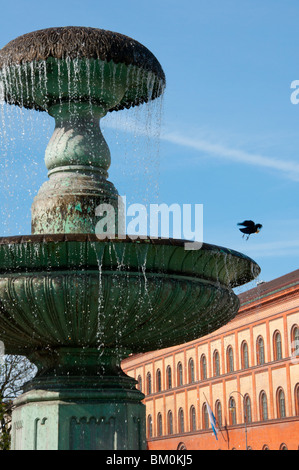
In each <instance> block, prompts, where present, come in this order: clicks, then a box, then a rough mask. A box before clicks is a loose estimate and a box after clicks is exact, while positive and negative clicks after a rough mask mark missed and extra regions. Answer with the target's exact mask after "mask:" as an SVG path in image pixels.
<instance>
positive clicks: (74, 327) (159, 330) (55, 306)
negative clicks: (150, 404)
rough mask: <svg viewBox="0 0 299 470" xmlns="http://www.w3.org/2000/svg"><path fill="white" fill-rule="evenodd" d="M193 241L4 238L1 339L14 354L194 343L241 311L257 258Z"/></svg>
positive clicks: (0, 252) (0, 276)
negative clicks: (190, 245) (190, 244)
mask: <svg viewBox="0 0 299 470" xmlns="http://www.w3.org/2000/svg"><path fill="white" fill-rule="evenodd" d="M184 243H185V241H184V240H168V239H159V240H148V239H147V240H131V239H129V238H126V239H125V240H104V241H102V240H101V241H99V240H98V239H97V237H96V236H95V235H78V234H73V235H72V234H70V235H32V236H23V237H7V238H1V239H0V339H1V340H2V341H3V342H4V344H5V350H6V353H7V354H23V355H27V356H28V355H29V356H30V355H31V354H32V353H34V352H38V351H40V352H42V351H51V350H52V351H53V350H57V349H59V348H84V347H86V348H87V347H88V348H100V347H104V348H106V349H119V350H121V351H125V354H124V356H126V355H128V354H130V353H137V352H146V351H150V350H156V349H161V348H165V347H170V346H174V345H176V344H181V343H185V342H187V341H191V340H193V339H196V338H199V337H201V336H204V335H206V334H208V333H210V332H212V331H214V330H216V329H218V328H220V327H221V326H222V325H224V324H225V323H227V322H228V321H229V320H231V319H232V318H233V317H234V316H235V315H236V313H237V311H238V308H239V301H238V297H237V296H236V295H235V293H234V292H233V290H232V288H233V287H236V286H238V285H242V284H245V283H246V282H249V281H251V280H252V279H254V278H255V277H256V276H257V275H258V274H259V272H260V268H259V266H258V265H257V264H256V263H255V262H254V261H253V260H251V259H250V258H248V257H247V256H245V255H243V254H241V253H238V252H235V251H233V250H229V249H226V248H222V247H218V246H214V245H208V244H203V246H202V248H201V249H200V250H196V251H187V250H185V249H184Z"/></svg>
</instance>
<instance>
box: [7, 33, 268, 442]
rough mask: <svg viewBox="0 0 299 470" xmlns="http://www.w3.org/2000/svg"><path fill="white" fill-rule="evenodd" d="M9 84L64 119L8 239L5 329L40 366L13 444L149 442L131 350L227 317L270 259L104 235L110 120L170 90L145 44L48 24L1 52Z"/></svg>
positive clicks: (190, 334)
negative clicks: (22, 224) (28, 219)
mask: <svg viewBox="0 0 299 470" xmlns="http://www.w3.org/2000/svg"><path fill="white" fill-rule="evenodd" d="M0 80H1V82H2V87H3V91H4V99H5V101H6V102H7V103H9V104H14V105H18V106H21V107H25V108H29V109H36V110H39V111H46V112H48V113H49V114H50V115H51V116H53V117H54V118H55V121H56V127H55V131H54V134H53V137H52V138H51V140H50V142H49V145H48V147H47V149H46V158H45V162H46V165H47V168H48V170H49V174H48V175H49V180H48V181H47V182H46V183H44V184H43V186H42V187H41V189H40V191H39V193H38V194H37V196H36V197H35V199H34V202H33V205H32V235H27V236H17V237H7V238H2V239H0V339H1V340H2V341H3V342H4V343H5V347H6V353H8V354H21V355H25V356H27V357H28V358H29V359H30V360H31V361H32V362H34V363H35V364H36V366H37V368H38V373H37V375H36V377H35V378H34V379H33V380H31V381H30V382H29V383H27V384H26V385H25V387H24V393H23V395H21V396H20V397H19V398H18V399H16V401H15V409H14V412H13V424H12V448H13V449H107V450H110V449H144V448H145V447H146V441H145V406H144V405H143V404H142V402H141V401H142V399H143V395H142V393H140V392H139V391H138V390H137V389H136V387H135V385H136V381H135V380H134V379H132V378H130V377H128V376H126V375H125V374H124V373H123V372H122V370H121V366H120V362H121V360H122V359H123V358H125V357H127V356H128V355H129V354H131V353H140V352H146V351H150V350H155V349H159V348H164V347H169V346H174V345H177V344H180V343H184V342H187V341H190V340H193V339H196V338H198V337H200V336H203V335H205V334H207V333H210V332H211V331H213V330H215V329H217V328H219V327H220V326H222V325H223V324H225V323H226V322H228V321H229V320H230V319H231V318H233V317H234V315H235V314H236V312H237V310H238V306H239V302H238V298H237V296H236V295H235V294H234V292H233V291H232V288H233V287H235V286H239V285H242V284H244V283H246V282H248V281H250V280H252V279H253V278H254V277H255V276H257V275H258V273H259V267H258V266H257V265H256V264H255V263H254V262H253V261H252V260H251V259H249V258H248V257H246V256H244V255H242V254H240V253H237V252H235V251H232V250H228V249H225V248H222V247H217V246H213V245H208V244H203V246H202V248H201V249H200V250H197V251H196V250H192V251H187V250H185V249H184V240H172V239H169V240H168V239H158V240H150V239H146V240H144V239H143V240H132V239H130V238H129V237H121V238H117V237H115V238H114V239H110V238H107V239H104V240H99V239H98V237H97V236H96V234H95V226H96V223H97V221H98V220H99V219H98V217H97V216H96V214H95V209H96V207H97V206H98V205H99V204H102V203H108V204H111V205H112V206H113V207H115V209H116V212H117V210H118V204H117V201H118V193H117V191H116V189H115V187H114V186H113V184H112V183H111V182H109V181H108V180H107V177H108V173H107V170H108V168H109V165H110V152H109V149H108V146H107V144H106V142H105V140H104V138H103V136H102V134H101V131H100V128H99V119H100V118H101V117H102V116H104V115H105V114H106V113H107V112H108V111H113V110H115V111H118V110H121V109H123V108H129V107H131V106H137V105H139V104H141V103H144V102H148V101H150V100H153V99H155V98H157V97H158V96H159V95H160V94H161V93H162V91H163V89H164V86H165V76H164V73H163V70H162V68H161V66H160V64H159V62H158V61H157V59H156V58H155V57H154V56H153V54H152V53H151V52H150V51H149V50H148V49H146V48H145V47H144V46H142V45H141V44H140V43H138V42H136V41H134V40H133V39H131V38H128V37H126V36H123V35H121V34H117V33H112V32H110V31H104V30H100V29H93V28H86V27H65V28H50V29H46V30H41V31H36V32H34V33H30V34H26V35H24V36H22V37H19V38H17V39H15V40H14V41H11V42H10V43H9V44H7V45H6V46H5V47H4V48H3V49H2V50H1V51H0Z"/></svg>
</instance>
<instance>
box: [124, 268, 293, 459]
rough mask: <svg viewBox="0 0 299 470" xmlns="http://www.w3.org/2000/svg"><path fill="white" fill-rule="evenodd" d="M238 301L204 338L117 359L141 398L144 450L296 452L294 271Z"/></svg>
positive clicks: (265, 284) (247, 293) (259, 286)
mask: <svg viewBox="0 0 299 470" xmlns="http://www.w3.org/2000/svg"><path fill="white" fill-rule="evenodd" d="M239 299H240V309H239V312H238V314H237V315H236V317H235V318H234V319H233V320H232V321H230V322H229V323H228V324H227V325H225V326H224V327H222V328H220V329H219V330H217V331H215V332H213V333H211V334H210V335H208V336H205V337H203V338H200V339H198V340H196V341H192V342H189V343H186V344H184V345H180V346H176V347H173V348H168V349H163V350H159V351H155V352H151V353H146V354H139V355H135V356H131V357H130V358H128V359H126V360H125V361H123V369H124V371H125V372H126V373H127V374H128V375H130V376H132V377H134V378H135V379H136V380H138V386H139V388H140V389H141V390H142V392H143V393H144V394H145V399H144V403H145V405H146V416H147V439H148V448H149V449H150V450H168V449H169V450H170V449H171V450H177V449H187V450H192V449H215V450H216V449H222V450H226V449H227V450H233V449H245V448H246V446H247V448H248V449H254V450H262V449H264V450H267V449H269V450H279V449H283V450H287V449H289V450H291V449H299V269H298V270H296V271H294V272H292V273H289V274H287V275H285V276H282V277H280V278H278V279H275V280H273V281H270V282H267V283H261V284H259V285H258V286H257V287H255V288H254V289H251V290H249V291H247V292H245V293H242V294H240V295H239ZM209 406H210V408H211V409H212V411H213V414H214V415H215V417H216V422H217V427H218V432H217V439H216V437H215V434H214V432H213V430H212V428H211V425H210V420H209V415H208V407H209Z"/></svg>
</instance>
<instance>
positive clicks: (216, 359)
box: [213, 350, 220, 377]
mask: <svg viewBox="0 0 299 470" xmlns="http://www.w3.org/2000/svg"><path fill="white" fill-rule="evenodd" d="M213 366H214V377H218V376H219V375H220V356H219V352H218V351H217V350H216V351H214V354H213Z"/></svg>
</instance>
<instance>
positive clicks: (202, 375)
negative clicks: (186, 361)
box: [200, 354, 207, 380]
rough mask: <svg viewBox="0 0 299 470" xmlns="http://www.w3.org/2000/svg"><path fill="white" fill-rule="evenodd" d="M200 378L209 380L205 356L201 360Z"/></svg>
mask: <svg viewBox="0 0 299 470" xmlns="http://www.w3.org/2000/svg"><path fill="white" fill-rule="evenodd" d="M200 378H201V380H205V379H206V378H207V359H206V356H205V355H204V354H202V356H201V358H200Z"/></svg>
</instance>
